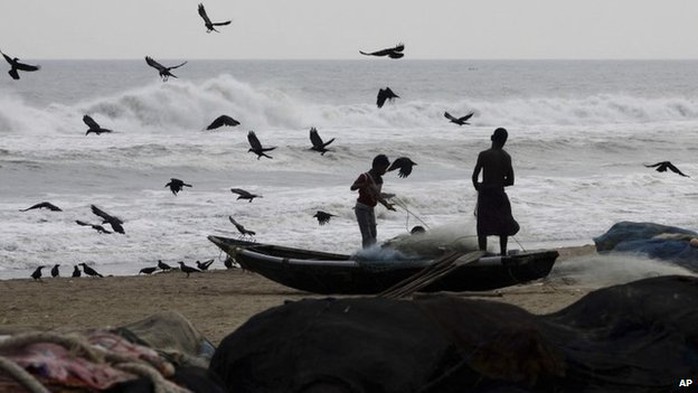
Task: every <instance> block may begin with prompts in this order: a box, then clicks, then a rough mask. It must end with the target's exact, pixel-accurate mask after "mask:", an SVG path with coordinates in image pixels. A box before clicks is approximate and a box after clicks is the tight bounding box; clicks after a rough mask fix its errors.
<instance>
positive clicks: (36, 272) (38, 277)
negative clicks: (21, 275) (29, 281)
mask: <svg viewBox="0 0 698 393" xmlns="http://www.w3.org/2000/svg"><path fill="white" fill-rule="evenodd" d="M45 267H46V266H43V265H41V266H39V267H37V268H36V270H34V272H32V274H31V278H33V279H34V280H39V281H41V269H43V268H45Z"/></svg>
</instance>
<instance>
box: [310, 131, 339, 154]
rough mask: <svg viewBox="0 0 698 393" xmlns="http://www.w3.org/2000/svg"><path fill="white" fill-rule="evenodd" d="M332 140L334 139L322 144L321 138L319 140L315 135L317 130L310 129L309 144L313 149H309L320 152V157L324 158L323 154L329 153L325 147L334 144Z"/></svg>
mask: <svg viewBox="0 0 698 393" xmlns="http://www.w3.org/2000/svg"><path fill="white" fill-rule="evenodd" d="M334 139H335V138H332V139H330V140H329V141H327V142H323V140H322V138H320V135H319V134H318V133H317V128H315V127H312V128H310V142H311V143H312V144H313V147H311V148H310V149H311V150H315V151H317V152H320V155H322V156H324V155H325V153H327V152H328V151H330V150H328V149H327V145H329V144H330V143H332V142H334Z"/></svg>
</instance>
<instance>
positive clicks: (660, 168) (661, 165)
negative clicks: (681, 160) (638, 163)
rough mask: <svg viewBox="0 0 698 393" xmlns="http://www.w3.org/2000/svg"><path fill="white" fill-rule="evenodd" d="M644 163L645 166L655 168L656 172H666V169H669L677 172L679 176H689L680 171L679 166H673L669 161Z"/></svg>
mask: <svg viewBox="0 0 698 393" xmlns="http://www.w3.org/2000/svg"><path fill="white" fill-rule="evenodd" d="M644 165H645V166H646V167H647V168H655V170H656V171H657V172H666V171H667V169H668V170H670V171H672V172H674V173H677V174H679V175H681V176H683V177H690V176H688V175H687V174H685V173H683V172H681V171H680V170H679V168H677V167H675V166H674V164H672V163H671V162H669V161H660V162H658V163H656V164H651V165H650V164H644Z"/></svg>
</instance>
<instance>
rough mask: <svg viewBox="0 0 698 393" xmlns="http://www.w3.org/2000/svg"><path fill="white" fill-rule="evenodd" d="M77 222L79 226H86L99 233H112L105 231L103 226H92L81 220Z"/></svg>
mask: <svg viewBox="0 0 698 393" xmlns="http://www.w3.org/2000/svg"><path fill="white" fill-rule="evenodd" d="M75 222H76V223H77V224H78V225H82V226H84V227H92V229H94V230H96V231H97V232H99V233H111V232H110V231H108V230H106V229H104V227H103V226H101V225H97V224H90V223H88V222H85V221H80V220H75Z"/></svg>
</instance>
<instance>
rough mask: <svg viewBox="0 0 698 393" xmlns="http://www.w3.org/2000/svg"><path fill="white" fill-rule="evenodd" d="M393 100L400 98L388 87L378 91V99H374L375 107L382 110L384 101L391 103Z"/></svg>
mask: <svg viewBox="0 0 698 393" xmlns="http://www.w3.org/2000/svg"><path fill="white" fill-rule="evenodd" d="M393 98H400V96H399V95H397V94H395V93H394V92H393V91H392V90H391V89H390V88H389V87H386V88H385V89H380V90H378V97H377V99H376V105H377V106H378V108H382V107H383V104H385V101H386V100H388V101H392V100H393Z"/></svg>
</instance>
